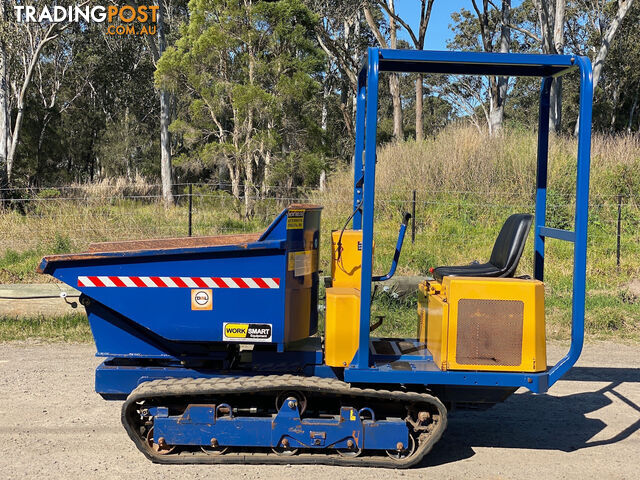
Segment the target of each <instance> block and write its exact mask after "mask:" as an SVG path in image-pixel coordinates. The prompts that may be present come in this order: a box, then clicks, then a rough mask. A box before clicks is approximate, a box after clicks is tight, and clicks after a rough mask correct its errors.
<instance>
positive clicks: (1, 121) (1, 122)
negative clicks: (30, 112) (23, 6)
mask: <svg viewBox="0 0 640 480" xmlns="http://www.w3.org/2000/svg"><path fill="white" fill-rule="evenodd" d="M0 20H2V21H1V22H0V188H5V187H6V185H7V150H8V146H9V135H10V119H9V82H8V78H7V61H8V59H9V58H8V54H7V40H6V28H7V25H8V24H9V15H8V12H7V5H6V1H5V0H0ZM0 192H1V191H0ZM2 196H3V195H2V193H0V198H1V197H2Z"/></svg>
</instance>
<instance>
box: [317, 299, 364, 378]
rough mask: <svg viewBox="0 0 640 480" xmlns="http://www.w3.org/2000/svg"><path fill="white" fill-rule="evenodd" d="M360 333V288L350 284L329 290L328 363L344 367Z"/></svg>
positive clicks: (350, 358) (326, 339)
mask: <svg viewBox="0 0 640 480" xmlns="http://www.w3.org/2000/svg"><path fill="white" fill-rule="evenodd" d="M359 332H360V290H358V289H357V288H348V287H333V288H328V289H327V310H326V326H325V338H324V356H325V363H326V364H327V365H329V366H331V367H345V366H347V365H348V364H349V363H350V362H351V360H353V357H354V355H355V354H356V350H358V334H359Z"/></svg>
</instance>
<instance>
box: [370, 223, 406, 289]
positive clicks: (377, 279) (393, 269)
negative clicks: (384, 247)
mask: <svg viewBox="0 0 640 480" xmlns="http://www.w3.org/2000/svg"><path fill="white" fill-rule="evenodd" d="M410 218H411V214H410V213H409V212H405V213H404V216H403V218H402V224H401V225H400V231H399V232H398V242H397V243H396V251H395V253H394V254H393V261H392V262H391V268H390V269H389V273H387V274H386V275H383V276H381V277H373V279H372V280H373V281H374V282H384V281H385V280H389V279H390V278H391V277H393V275H394V274H395V273H396V267H397V266H398V260H399V259H400V251H401V250H402V244H403V243H404V233H405V232H406V231H407V225H408V224H409V219H410Z"/></svg>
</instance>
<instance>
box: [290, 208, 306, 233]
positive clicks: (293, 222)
mask: <svg viewBox="0 0 640 480" xmlns="http://www.w3.org/2000/svg"><path fill="white" fill-rule="evenodd" d="M303 228H304V210H289V212H287V230H302V229H303Z"/></svg>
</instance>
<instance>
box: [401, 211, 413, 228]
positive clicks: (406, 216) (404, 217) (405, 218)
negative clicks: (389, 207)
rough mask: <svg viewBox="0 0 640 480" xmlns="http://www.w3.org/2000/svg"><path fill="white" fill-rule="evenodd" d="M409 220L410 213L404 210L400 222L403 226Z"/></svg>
mask: <svg viewBox="0 0 640 480" xmlns="http://www.w3.org/2000/svg"><path fill="white" fill-rule="evenodd" d="M409 220H411V214H410V213H409V212H404V216H403V217H402V224H403V225H404V226H405V227H406V226H407V225H408V224H409Z"/></svg>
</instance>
